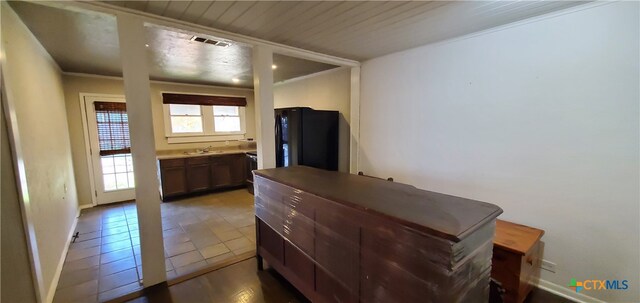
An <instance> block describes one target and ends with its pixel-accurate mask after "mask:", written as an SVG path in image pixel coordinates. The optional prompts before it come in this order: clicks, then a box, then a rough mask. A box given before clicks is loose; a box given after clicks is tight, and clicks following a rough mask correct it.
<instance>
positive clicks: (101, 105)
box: [94, 102, 131, 156]
mask: <svg viewBox="0 0 640 303" xmlns="http://www.w3.org/2000/svg"><path fill="white" fill-rule="evenodd" d="M94 106H95V109H96V122H97V124H98V145H99V146H100V156H108V155H118V154H128V153H131V140H129V119H128V117H127V105H126V103H123V102H94Z"/></svg>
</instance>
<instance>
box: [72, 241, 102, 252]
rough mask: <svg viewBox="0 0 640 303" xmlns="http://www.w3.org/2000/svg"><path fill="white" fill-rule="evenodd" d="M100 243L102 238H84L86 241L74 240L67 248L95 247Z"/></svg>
mask: <svg viewBox="0 0 640 303" xmlns="http://www.w3.org/2000/svg"><path fill="white" fill-rule="evenodd" d="M100 243H102V239H100V238H95V239H91V240H86V241H77V240H76V242H74V243H71V245H69V250H75V249H82V248H89V247H95V246H99V245H100Z"/></svg>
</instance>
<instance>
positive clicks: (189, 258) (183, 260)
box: [169, 250, 204, 268]
mask: <svg viewBox="0 0 640 303" xmlns="http://www.w3.org/2000/svg"><path fill="white" fill-rule="evenodd" d="M169 259H170V260H171V264H173V267H174V268H178V267H183V266H186V265H189V264H191V263H196V262H200V261H202V260H204V258H203V257H202V255H201V254H200V252H198V251H197V250H194V251H191V252H188V253H184V254H181V255H177V256H175V257H171V258H169Z"/></svg>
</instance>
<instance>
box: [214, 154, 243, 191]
mask: <svg viewBox="0 0 640 303" xmlns="http://www.w3.org/2000/svg"><path fill="white" fill-rule="evenodd" d="M244 158H245V156H244V155H225V156H220V157H211V160H210V162H211V165H210V168H211V186H212V187H213V188H224V187H231V186H240V185H244V184H245V159H244Z"/></svg>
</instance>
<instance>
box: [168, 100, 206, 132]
mask: <svg viewBox="0 0 640 303" xmlns="http://www.w3.org/2000/svg"><path fill="white" fill-rule="evenodd" d="M169 115H171V132H172V133H174V134H183V133H202V131H203V130H202V111H201V108H200V105H184V104H169Z"/></svg>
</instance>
